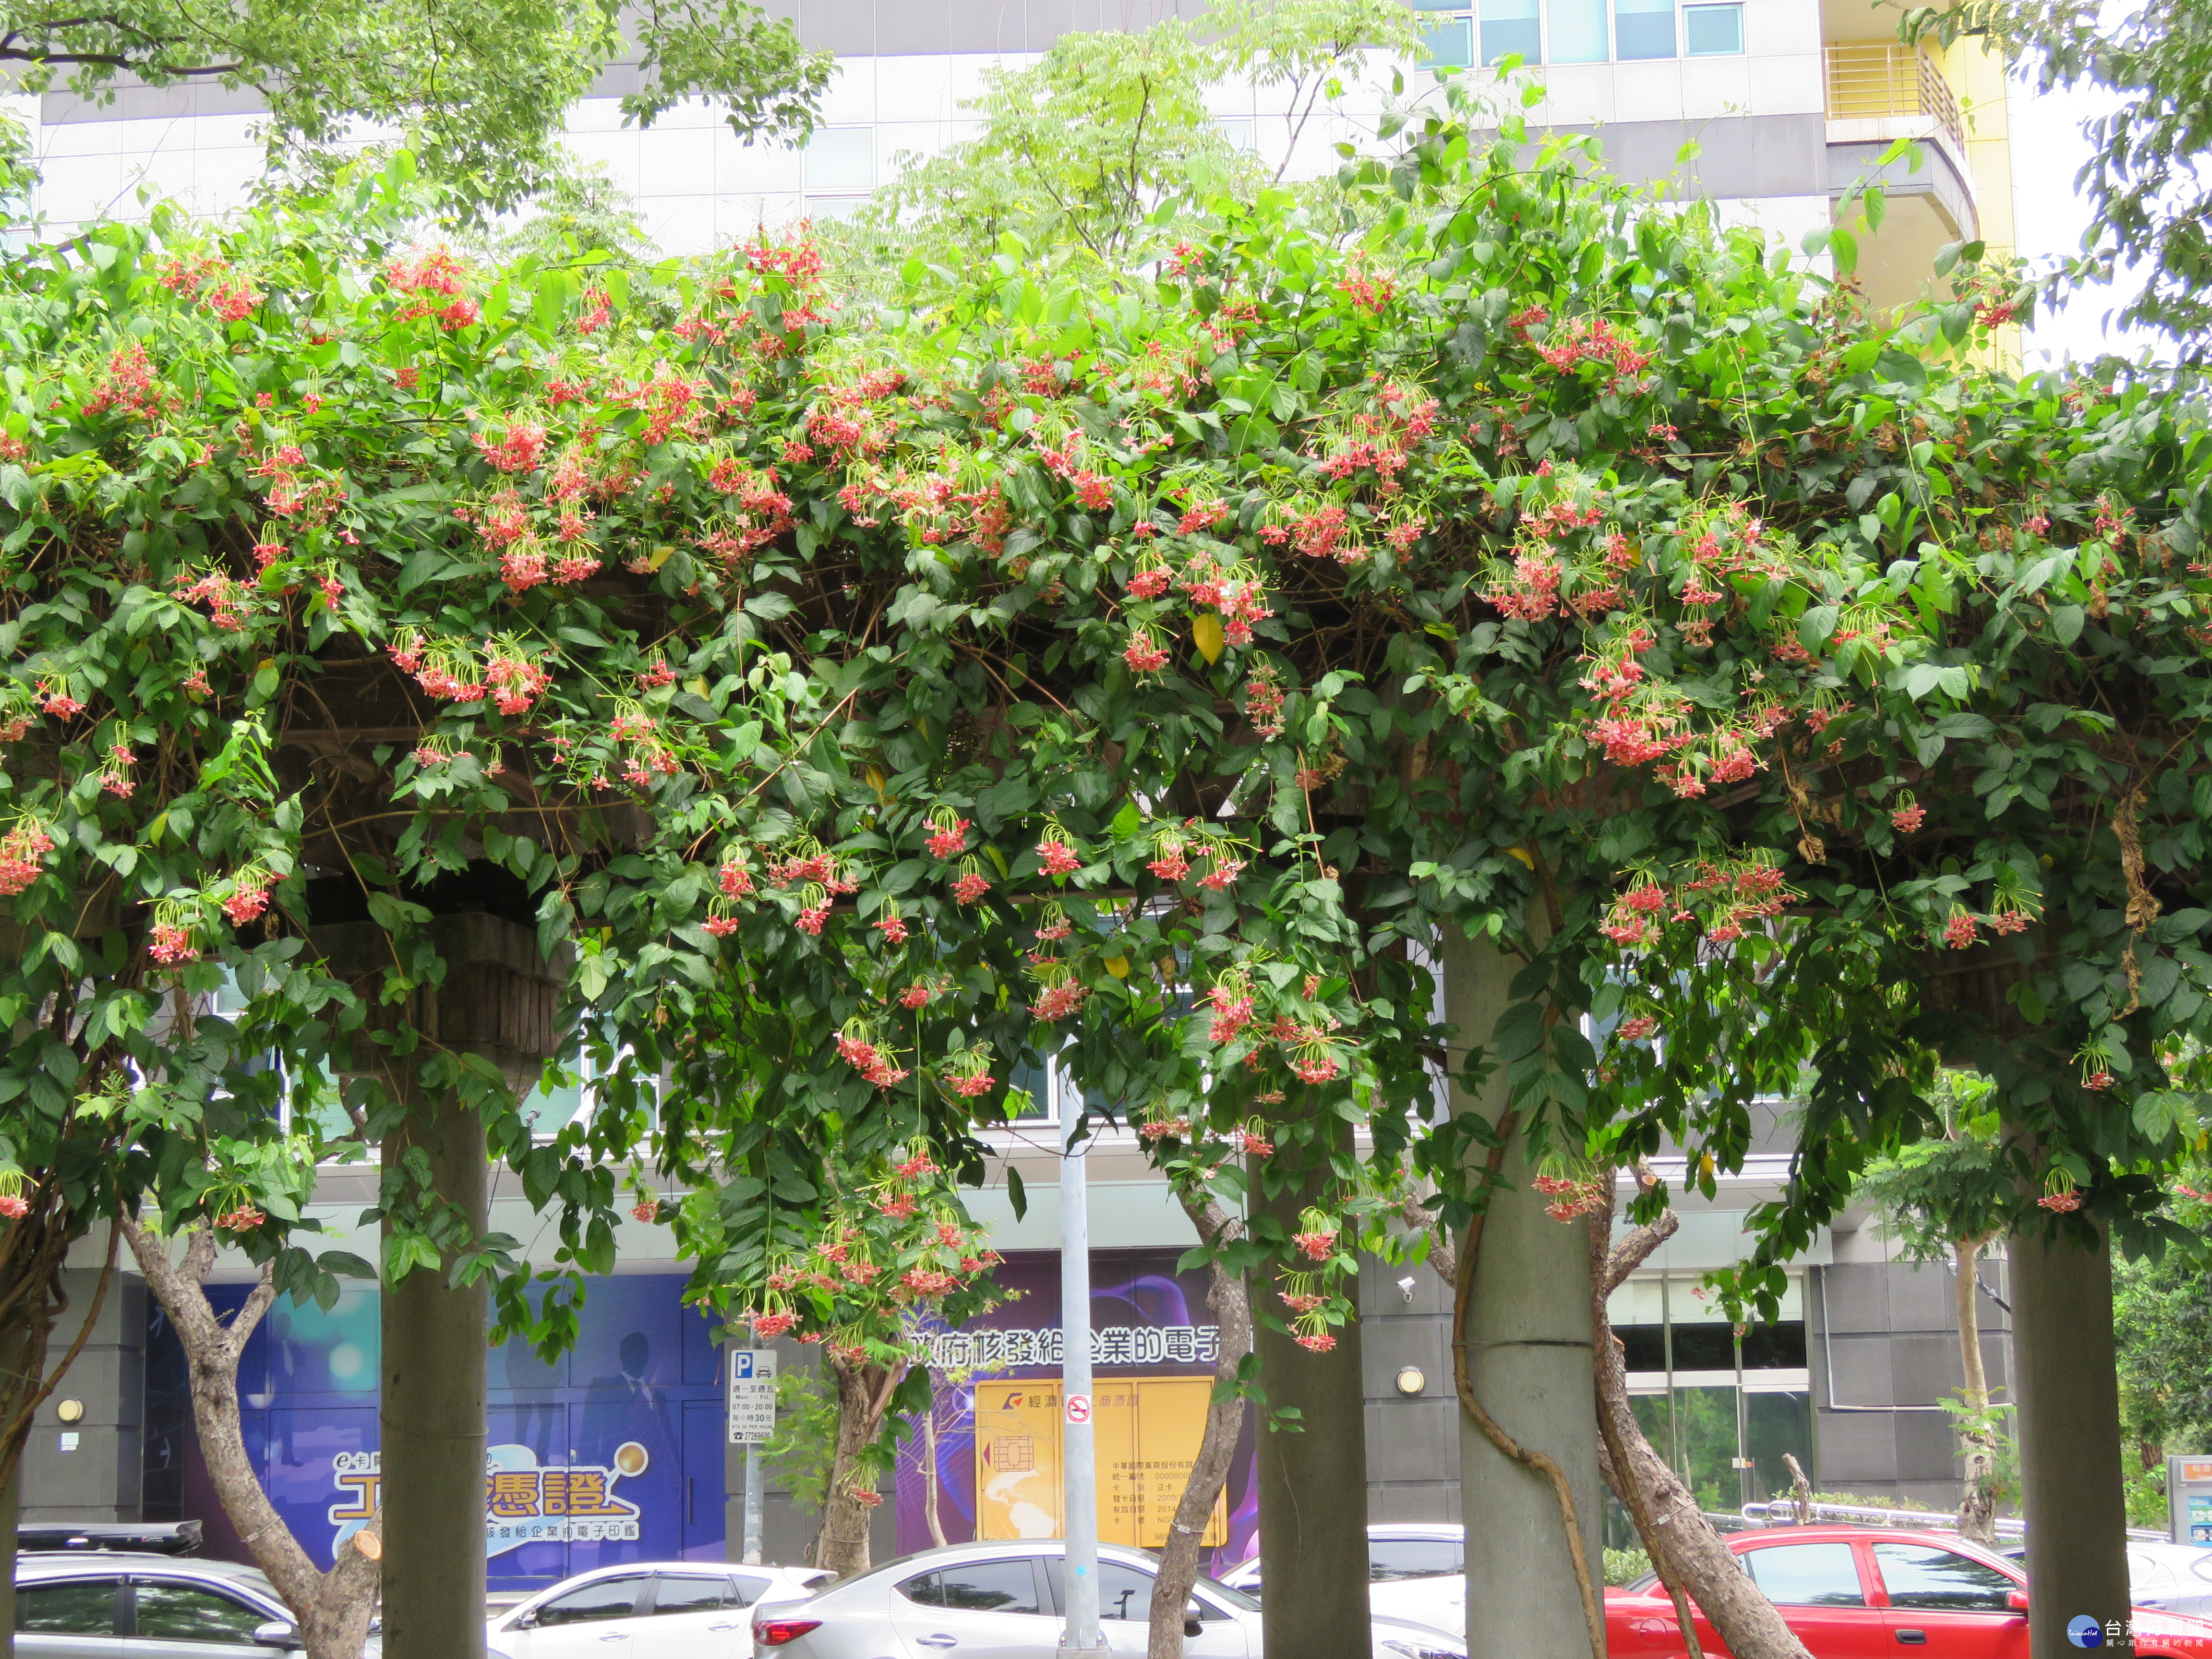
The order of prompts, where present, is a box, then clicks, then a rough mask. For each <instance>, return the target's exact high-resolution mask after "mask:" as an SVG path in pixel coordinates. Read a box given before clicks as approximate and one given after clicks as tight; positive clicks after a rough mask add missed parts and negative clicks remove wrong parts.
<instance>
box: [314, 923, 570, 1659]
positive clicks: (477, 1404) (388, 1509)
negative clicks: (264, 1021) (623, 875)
mask: <svg viewBox="0 0 2212 1659" xmlns="http://www.w3.org/2000/svg"><path fill="white" fill-rule="evenodd" d="M428 933H429V935H430V938H431V939H432V941H433V943H434V944H435V945H436V947H437V950H438V953H439V955H440V957H441V958H442V959H443V960H444V962H445V964H446V973H445V979H444V981H443V982H442V983H441V984H440V985H438V986H435V987H428V986H426V987H420V988H418V989H416V990H414V991H411V992H410V993H409V994H408V995H407V996H406V997H405V998H404V1000H402V1001H400V1002H398V1003H396V1004H386V1003H384V1002H382V1000H381V998H380V991H381V987H382V982H383V979H384V975H385V970H386V968H387V967H388V966H389V965H390V964H391V963H392V961H393V960H394V959H395V958H394V954H393V951H392V941H391V939H389V937H388V936H387V935H386V933H384V931H383V929H382V928H380V927H377V926H376V925H375V924H374V923H373V922H347V923H341V924H338V925H336V926H332V927H319V928H317V929H316V930H315V931H314V944H315V946H316V948H317V949H318V950H319V951H322V952H323V954H324V955H325V957H326V958H327V959H328V961H329V962H330V963H331V969H332V970H333V971H334V972H336V973H337V974H338V975H341V976H342V977H343V978H345V979H346V980H348V981H349V982H350V983H352V984H353V986H354V987H355V989H356V992H358V993H359V994H362V997H363V998H364V1000H366V1001H367V1002H368V1006H369V1007H370V1009H371V1013H370V1024H371V1027H372V1028H373V1029H376V1030H390V1029H392V1028H395V1027H397V1026H398V1025H399V1024H401V1023H403V1022H404V1023H405V1024H408V1025H410V1026H412V1027H413V1028H414V1030H416V1032H417V1033H418V1034H419V1036H420V1038H421V1044H420V1047H419V1048H418V1049H417V1051H416V1054H415V1055H414V1056H412V1057H411V1060H402V1061H398V1062H396V1063H395V1065H394V1068H393V1069H392V1070H391V1071H389V1072H386V1073H380V1075H381V1076H382V1077H383V1079H384V1080H385V1081H386V1084H387V1085H389V1086H390V1087H392V1089H393V1090H394V1091H395V1092H396V1093H398V1095H399V1096H400V1097H401V1098H402V1099H404V1100H405V1101H406V1102H407V1104H408V1115H407V1117H406V1119H405V1121H404V1122H403V1123H402V1124H401V1125H400V1126H399V1127H398V1128H397V1129H396V1130H394V1131H393V1132H392V1133H391V1134H389V1135H387V1136H386V1139H385V1141H384V1145H383V1159H384V1167H385V1168H386V1170H392V1169H395V1168H397V1167H398V1164H399V1162H400V1159H401V1158H402V1157H403V1156H404V1154H406V1153H407V1152H410V1151H419V1152H421V1153H422V1154H423V1155H424V1156H425V1157H426V1158H428V1161H429V1166H430V1177H431V1188H432V1190H433V1191H434V1192H435V1194H437V1196H438V1197H439V1198H440V1199H441V1200H443V1201H444V1202H445V1203H447V1204H448V1205H450V1206H453V1208H454V1209H455V1210H458V1211H459V1212H460V1213H461V1215H462V1216H463V1217H465V1218H466V1219H467V1221H468V1225H469V1227H470V1230H471V1234H472V1235H480V1234H481V1233H482V1232H483V1231H484V1225H485V1204H486V1196H487V1192H488V1187H489V1169H488V1165H487V1160H486V1156H485V1149H484V1130H483V1121H482V1120H481V1119H479V1118H478V1117H477V1115H476V1114H475V1113H474V1112H472V1111H470V1110H468V1109H466V1108H465V1107H464V1106H463V1105H462V1104H461V1103H459V1101H458V1100H457V1099H456V1098H454V1097H453V1094H452V1092H451V1091H447V1090H430V1089H427V1088H425V1087H423V1086H422V1085H421V1084H420V1082H419V1079H418V1077H417V1075H416V1073H415V1072H414V1071H413V1069H412V1066H419V1065H420V1064H421V1063H422V1061H423V1060H426V1059H427V1058H428V1057H429V1056H430V1055H433V1054H438V1053H440V1052H441V1051H443V1052H447V1053H452V1054H462V1053H468V1054H481V1055H483V1056H484V1057H485V1058H487V1059H489V1060H492V1061H493V1063H494V1064H495V1065H497V1066H499V1067H500V1069H501V1072H502V1073H504V1074H505V1075H506V1077H507V1082H508V1084H509V1085H511V1086H513V1087H514V1088H515V1089H516V1090H518V1091H520V1090H522V1089H525V1088H526V1087H527V1086H528V1085H529V1084H530V1082H531V1081H532V1079H534V1078H535V1076H536V1075H537V1073H538V1068H539V1067H540V1066H542V1065H543V1063H544V1056H546V1055H547V1054H550V1053H551V1052H552V1051H553V1049H554V1048H555V1047H556V1044H557V1042H558V1041H559V1036H560V1033H559V1030H558V1028H557V1024H556V1017H557V1014H558V1012H559V989H560V984H561V980H562V969H561V967H560V966H559V965H558V964H548V963H545V962H544V961H543V960H542V959H540V957H538V947H537V939H536V935H535V933H534V932H533V931H532V929H530V928H528V927H524V926H522V925H520V924H519V923H516V922H512V921H504V920H502V919H501V918H499V917H496V916H492V915H483V914H480V913H468V914H464V915H446V916H440V917H438V918H436V919H435V921H432V922H431V924H430V926H429V927H428ZM370 1053H371V1050H370V1047H369V1045H368V1043H367V1042H362V1043H361V1045H360V1047H359V1048H358V1049H357V1051H356V1063H357V1064H358V1063H362V1062H365V1061H367V1060H368V1059H369V1056H370ZM387 1231H388V1229H387ZM452 1260H453V1256H452V1253H451V1252H448V1254H447V1259H446V1261H445V1262H444V1263H443V1264H441V1270H439V1271H432V1270H428V1269H424V1268H417V1269H416V1271H415V1272H414V1273H410V1274H409V1275H408V1277H407V1279H405V1281H404V1283H402V1284H401V1285H398V1287H396V1288H394V1287H391V1286H386V1289H385V1291H384V1297H383V1303H382V1323H383V1364H382V1375H381V1378H380V1381H381V1383H382V1389H383V1393H382V1401H381V1411H380V1422H381V1431H382V1441H381V1444H382V1470H383V1477H384V1478H383V1482H382V1485H381V1487H380V1497H381V1500H382V1504H383V1509H384V1571H383V1591H384V1646H385V1651H386V1652H387V1653H392V1654H404V1655H406V1656H408V1659H483V1652H484V1633H483V1617H484V1577H485V1559H484V1448H485V1433H486V1428H485V1416H486V1409H485V1407H486V1395H485V1386H486V1371H487V1363H488V1359H489V1353H488V1349H487V1344H486V1340H485V1336H486V1330H487V1326H488V1320H487V1313H488V1294H487V1289H486V1287H485V1286H484V1285H482V1284H477V1285H469V1286H465V1287H458V1288H457V1287H455V1286H453V1285H451V1284H449V1283H448V1281H447V1273H446V1272H445V1271H443V1270H442V1269H443V1268H445V1267H451V1265H452Z"/></svg>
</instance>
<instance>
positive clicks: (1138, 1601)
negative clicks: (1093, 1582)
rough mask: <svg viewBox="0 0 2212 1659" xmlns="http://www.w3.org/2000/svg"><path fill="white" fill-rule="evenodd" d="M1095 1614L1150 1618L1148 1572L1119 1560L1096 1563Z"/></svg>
mask: <svg viewBox="0 0 2212 1659" xmlns="http://www.w3.org/2000/svg"><path fill="white" fill-rule="evenodd" d="M1054 1577H1057V1575H1054ZM1053 1588H1054V1589H1060V1586H1059V1584H1058V1583H1054V1586H1053ZM1098 1616H1099V1617H1100V1618H1101V1619H1126V1620H1139V1621H1142V1620H1148V1619H1150V1618H1151V1617H1152V1575H1151V1574H1150V1573H1144V1572H1139V1571H1137V1570H1136V1569H1135V1568H1134V1567H1125V1566H1123V1565H1121V1563H1120V1562H1119V1561H1101V1562H1100V1563H1099V1564H1098Z"/></svg>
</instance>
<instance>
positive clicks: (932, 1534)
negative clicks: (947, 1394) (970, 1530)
mask: <svg viewBox="0 0 2212 1659" xmlns="http://www.w3.org/2000/svg"><path fill="white" fill-rule="evenodd" d="M921 1454H922V1456H923V1457H924V1458H925V1459H927V1462H924V1463H923V1464H922V1487H921V1518H922V1519H923V1520H924V1521H926V1522H928V1523H929V1541H930V1542H931V1543H933V1544H934V1545H936V1546H937V1547H938V1548H939V1549H943V1548H944V1547H945V1522H943V1521H941V1520H939V1518H938V1514H937V1391H936V1389H935V1388H934V1387H933V1388H932V1389H931V1390H930V1395H929V1410H928V1411H927V1412H926V1413H923V1415H922V1419H921Z"/></svg>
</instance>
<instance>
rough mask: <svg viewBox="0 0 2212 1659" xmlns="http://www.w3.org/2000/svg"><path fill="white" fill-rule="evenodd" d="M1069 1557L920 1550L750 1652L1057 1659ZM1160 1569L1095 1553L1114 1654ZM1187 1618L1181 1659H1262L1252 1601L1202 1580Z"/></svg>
mask: <svg viewBox="0 0 2212 1659" xmlns="http://www.w3.org/2000/svg"><path fill="white" fill-rule="evenodd" d="M1065 1556H1066V1545H1065V1544H1063V1543H1062V1542H1061V1541H1060V1540H1059V1539H1057V1538H1040V1539H1022V1540H1008V1541H1005V1542H998V1543H981V1544H954V1545H951V1546H950V1547H947V1548H945V1549H934V1550H924V1551H922V1552H921V1553H920V1554H918V1555H909V1556H907V1557H905V1558H903V1559H900V1560H896V1561H893V1562H891V1563H890V1564H889V1565H885V1566H881V1567H878V1568H876V1569H875V1570H874V1571H872V1572H865V1573H861V1574H859V1575H858V1576H856V1577H851V1578H847V1579H842V1580H840V1581H839V1582H838V1583H835V1584H832V1585H830V1586H829V1588H828V1589H824V1590H823V1591H822V1592H821V1593H820V1594H819V1595H816V1596H814V1597H813V1598H812V1599H811V1600H810V1601H805V1602H802V1603H801V1604H799V1606H797V1607H760V1608H757V1609H755V1611H754V1613H753V1646H754V1649H755V1650H756V1651H757V1653H759V1654H760V1655H761V1656H762V1659H769V1656H770V1655H773V1656H774V1659H885V1656H886V1655H893V1654H907V1655H911V1656H913V1659H936V1656H939V1655H942V1656H944V1659H1055V1656H1057V1655H1058V1654H1059V1653H1060V1632H1061V1631H1062V1629H1063V1628H1064V1627H1065V1623H1066V1619H1065V1615H1064V1613H1062V1611H1061V1603H1060V1579H1061V1577H1062V1571H1063V1569H1064V1567H1065V1565H1066V1560H1065ZM1158 1565H1159V1564H1158V1562H1157V1561H1155V1560H1154V1559H1152V1556H1151V1555H1149V1554H1147V1553H1146V1552H1144V1551H1142V1550H1134V1549H1128V1548H1126V1547H1122V1546H1120V1545H1115V1544H1103V1545H1101V1546H1100V1547H1099V1550H1098V1591H1099V1596H1098V1600H1099V1610H1100V1612H1101V1613H1103V1621H1102V1623H1103V1634H1104V1636H1105V1638H1106V1645H1107V1647H1108V1648H1109V1650H1112V1651H1113V1652H1114V1653H1115V1654H1117V1655H1118V1654H1129V1655H1142V1654H1143V1653H1144V1651H1145V1649H1146V1637H1147V1635H1148V1634H1149V1632H1150V1620H1151V1618H1152V1577H1153V1575H1154V1574H1155V1573H1156V1572H1157V1571H1158ZM1374 1634H1375V1651H1374V1659H1467V1649H1466V1647H1465V1646H1464V1645H1463V1644H1462V1642H1461V1640H1460V1638H1457V1637H1455V1636H1447V1635H1445V1634H1444V1633H1443V1632H1442V1631H1437V1630H1431V1629H1429V1628H1428V1627H1426V1626H1422V1625H1418V1624H1414V1623H1412V1622H1410V1621H1408V1620H1399V1619H1377V1620H1375V1623H1374ZM1260 1640H1261V1638H1260V1604H1259V1603H1258V1602H1257V1601H1254V1600H1253V1599H1252V1598H1251V1597H1250V1596H1249V1595H1244V1594H1243V1592H1242V1591H1239V1590H1233V1589H1229V1588H1228V1587H1227V1586H1226V1585H1224V1584H1217V1583H1213V1582H1212V1580H1211V1579H1206V1578H1201V1579H1200V1580H1199V1581H1198V1583H1197V1584H1196V1585H1195V1586H1194V1588H1193V1589H1192V1593H1191V1600H1190V1606H1189V1608H1188V1617H1187V1619H1186V1620H1185V1621H1184V1624H1183V1649H1182V1650H1183V1653H1184V1655H1185V1659H1261V1647H1260ZM1291 1659H1297V1655H1292V1656H1291Z"/></svg>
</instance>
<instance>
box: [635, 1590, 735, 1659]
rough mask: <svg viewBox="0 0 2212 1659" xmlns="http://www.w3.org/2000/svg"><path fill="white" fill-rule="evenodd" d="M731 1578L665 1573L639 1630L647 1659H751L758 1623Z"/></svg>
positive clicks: (642, 1650)
mask: <svg viewBox="0 0 2212 1659" xmlns="http://www.w3.org/2000/svg"><path fill="white" fill-rule="evenodd" d="M744 1602H745V1598H744V1595H742V1594H741V1593H740V1592H739V1591H738V1587H737V1585H736V1584H734V1583H732V1582H731V1579H730V1576H729V1574H727V1573H726V1572H722V1573H703V1572H700V1573H694V1572H659V1573H655V1574H654V1575H653V1607H652V1610H651V1612H650V1613H648V1614H647V1616H646V1618H645V1619H644V1620H642V1621H641V1623H640V1624H639V1626H638V1627H637V1638H636V1640H637V1642H638V1644H639V1653H640V1656H641V1659H748V1656H750V1654H751V1652H752V1643H753V1637H752V1620H750V1618H749V1617H747V1615H746V1613H745V1607H744Z"/></svg>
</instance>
